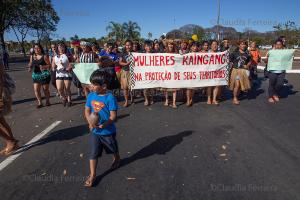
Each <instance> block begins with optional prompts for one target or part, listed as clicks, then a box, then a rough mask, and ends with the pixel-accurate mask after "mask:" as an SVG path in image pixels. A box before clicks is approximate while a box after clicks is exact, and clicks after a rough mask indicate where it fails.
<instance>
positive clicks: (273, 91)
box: [266, 39, 285, 103]
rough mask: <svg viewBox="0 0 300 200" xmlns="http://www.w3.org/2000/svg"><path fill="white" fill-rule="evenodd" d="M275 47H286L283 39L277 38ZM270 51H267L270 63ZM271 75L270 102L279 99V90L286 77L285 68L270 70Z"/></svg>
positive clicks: (269, 74)
mask: <svg viewBox="0 0 300 200" xmlns="http://www.w3.org/2000/svg"><path fill="white" fill-rule="evenodd" d="M274 49H277V50H279V49H284V43H283V41H282V40H281V39H278V40H276V42H275V46H274ZM268 58H269V53H267V61H266V63H267V64H268ZM268 77H269V89H268V93H269V98H268V102H269V103H275V102H278V101H279V91H280V89H281V88H282V86H283V84H284V79H285V70H268Z"/></svg>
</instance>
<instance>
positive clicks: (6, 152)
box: [1, 140, 19, 156]
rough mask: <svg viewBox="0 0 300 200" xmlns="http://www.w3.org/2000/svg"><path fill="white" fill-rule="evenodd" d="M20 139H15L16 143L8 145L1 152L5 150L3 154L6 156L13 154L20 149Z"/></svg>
mask: <svg viewBox="0 0 300 200" xmlns="http://www.w3.org/2000/svg"><path fill="white" fill-rule="evenodd" d="M18 142H19V141H18V140H15V141H14V144H13V145H12V146H11V147H10V148H9V147H6V148H5V149H4V151H3V150H2V151H1V152H3V154H4V155H5V156H9V155H10V154H12V153H13V152H14V151H15V150H17V149H19V145H18Z"/></svg>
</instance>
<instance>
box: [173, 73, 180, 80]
mask: <svg viewBox="0 0 300 200" xmlns="http://www.w3.org/2000/svg"><path fill="white" fill-rule="evenodd" d="M174 80H180V72H174Z"/></svg>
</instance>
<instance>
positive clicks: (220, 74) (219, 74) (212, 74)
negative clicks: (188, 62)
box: [200, 70, 226, 79]
mask: <svg viewBox="0 0 300 200" xmlns="http://www.w3.org/2000/svg"><path fill="white" fill-rule="evenodd" d="M225 76H226V71H225V70H217V71H204V72H200V79H222V78H225Z"/></svg>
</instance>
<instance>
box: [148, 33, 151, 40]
mask: <svg viewBox="0 0 300 200" xmlns="http://www.w3.org/2000/svg"><path fill="white" fill-rule="evenodd" d="M151 38H152V33H151V32H149V33H148V39H149V40H150V39H151Z"/></svg>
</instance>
